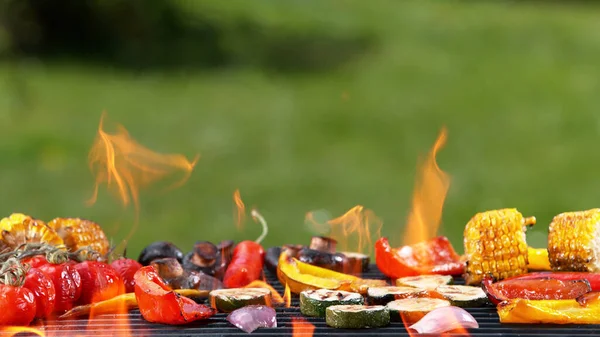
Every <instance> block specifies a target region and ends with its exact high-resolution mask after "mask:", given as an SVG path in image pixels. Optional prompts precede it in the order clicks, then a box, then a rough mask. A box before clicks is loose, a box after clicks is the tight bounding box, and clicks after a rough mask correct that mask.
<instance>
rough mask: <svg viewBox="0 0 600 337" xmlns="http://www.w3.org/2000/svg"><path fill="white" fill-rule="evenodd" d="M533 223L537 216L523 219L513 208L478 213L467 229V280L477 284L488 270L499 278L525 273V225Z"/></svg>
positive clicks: (465, 232)
mask: <svg viewBox="0 0 600 337" xmlns="http://www.w3.org/2000/svg"><path fill="white" fill-rule="evenodd" d="M533 224H535V217H530V218H523V215H522V214H521V213H519V212H518V211H517V210H516V209H514V208H505V209H500V210H493V211H487V212H483V213H477V214H476V215H475V216H474V217H473V218H472V219H471V220H470V221H469V222H468V223H467V225H466V227H465V231H464V246H465V255H466V257H467V270H466V274H465V282H466V283H467V284H470V285H478V284H480V283H481V281H482V280H483V276H484V275H486V274H488V273H491V274H492V276H493V277H494V278H495V279H497V280H502V279H505V278H508V277H511V276H515V275H521V274H525V273H526V272H527V261H528V260H527V259H528V257H527V242H526V241H525V229H526V227H525V226H529V225H533Z"/></svg>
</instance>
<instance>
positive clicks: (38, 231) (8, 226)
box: [0, 213, 63, 250]
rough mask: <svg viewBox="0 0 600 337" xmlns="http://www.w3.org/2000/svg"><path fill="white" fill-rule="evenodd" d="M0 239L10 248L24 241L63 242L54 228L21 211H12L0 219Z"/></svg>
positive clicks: (55, 243) (54, 243) (56, 244)
mask: <svg viewBox="0 0 600 337" xmlns="http://www.w3.org/2000/svg"><path fill="white" fill-rule="evenodd" d="M0 231H1V235H0V238H1V241H3V242H4V244H5V245H6V246H8V247H9V248H10V249H11V250H13V249H16V248H17V247H19V246H21V245H22V244H25V243H47V244H50V245H54V246H58V245H62V244H63V240H62V239H61V238H60V236H59V235H58V233H56V231H55V230H53V229H52V228H50V227H49V226H48V225H47V224H45V223H44V222H43V221H41V220H37V219H34V218H32V217H30V216H28V215H25V214H21V213H13V214H11V215H10V216H9V217H8V218H3V219H2V220H0Z"/></svg>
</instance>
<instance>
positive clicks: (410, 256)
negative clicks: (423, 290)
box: [375, 236, 465, 278]
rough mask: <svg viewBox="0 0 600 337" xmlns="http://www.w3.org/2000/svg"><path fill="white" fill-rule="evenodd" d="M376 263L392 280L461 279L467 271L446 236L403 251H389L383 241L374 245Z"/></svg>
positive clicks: (407, 247)
mask: <svg viewBox="0 0 600 337" xmlns="http://www.w3.org/2000/svg"><path fill="white" fill-rule="evenodd" d="M375 262H376V264H377V267H378V268H379V270H380V271H381V272H382V273H383V274H385V275H387V276H388V277H391V278H400V277H405V276H417V275H425V274H440V275H460V274H462V273H463V272H464V269H465V264H464V262H461V261H460V256H459V255H458V254H456V252H455V251H454V248H453V247H452V244H451V243H450V241H449V240H448V238H446V237H444V236H439V237H437V238H434V239H431V240H429V241H424V242H420V243H417V244H414V245H410V246H404V247H400V248H392V247H390V244H389V242H388V239H387V238H381V239H379V240H377V242H376V243H375Z"/></svg>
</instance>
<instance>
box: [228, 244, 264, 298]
mask: <svg viewBox="0 0 600 337" xmlns="http://www.w3.org/2000/svg"><path fill="white" fill-rule="evenodd" d="M264 257H265V250H264V249H263V247H262V246H261V245H260V244H258V243H256V242H254V241H242V242H240V243H238V245H237V246H236V247H235V249H234V250H233V258H232V259H231V262H230V263H229V267H227V271H226V272H225V276H224V278H223V285H225V287H227V288H241V287H244V286H246V285H248V284H249V283H250V282H252V281H255V280H258V278H259V277H260V275H261V273H262V270H263V260H264Z"/></svg>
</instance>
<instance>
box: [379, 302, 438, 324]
mask: <svg viewBox="0 0 600 337" xmlns="http://www.w3.org/2000/svg"><path fill="white" fill-rule="evenodd" d="M449 306H450V301H447V300H442V299H439V298H426V297H424V298H405V299H401V300H395V301H391V302H389V303H388V304H386V307H387V308H388V310H389V311H390V320H392V321H403V322H404V323H405V324H413V323H416V322H418V321H419V320H420V319H421V318H423V316H425V315H426V314H427V313H428V312H430V311H432V310H434V309H437V308H441V307H449Z"/></svg>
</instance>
